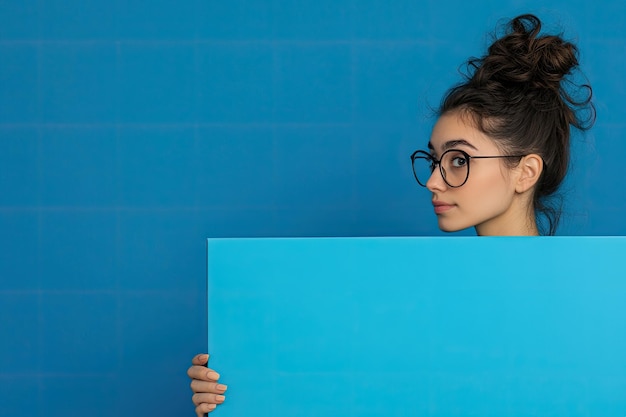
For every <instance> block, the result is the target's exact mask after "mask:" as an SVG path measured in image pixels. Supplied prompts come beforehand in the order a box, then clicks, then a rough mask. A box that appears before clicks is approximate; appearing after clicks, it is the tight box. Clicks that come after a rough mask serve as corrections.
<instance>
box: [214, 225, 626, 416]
mask: <svg viewBox="0 0 626 417" xmlns="http://www.w3.org/2000/svg"><path fill="white" fill-rule="evenodd" d="M625 251H626V239H625V238H617V237H608V238H607V237H597V238H588V237H587V238H585V237H582V238H581V237H567V238H565V237H563V238H476V237H468V238H437V237H434V238H334V239H333V238H325V239H319V238H318V239H209V241H208V250H207V253H208V269H207V270H208V300H209V311H208V319H209V320H208V324H209V326H208V329H209V332H208V336H209V339H208V342H209V349H210V351H211V353H212V356H211V366H213V367H214V368H215V369H217V370H218V371H219V372H220V375H221V379H220V380H221V381H222V382H223V383H225V384H227V385H228V386H229V389H228V391H227V398H228V401H227V402H226V403H224V404H223V405H222V406H220V408H219V413H220V415H223V416H225V417H226V416H241V415H256V416H276V415H299V416H319V415H342V416H361V417H366V416H379V415H390V416H414V415H427V416H468V415H481V416H527V415H542V416H547V415H549V416H563V417H565V416H589V415H617V414H620V413H623V412H624V410H625V409H626V397H625V396H624V392H626V357H625V356H624V354H623V352H624V351H626V305H625V304H624V302H623V300H624V298H625V297H626V279H625V278H626V276H625V275H624V272H623V268H622V266H621V264H622V260H621V258H622V255H623V253H624V252H625ZM555 259H556V260H558V261H555Z"/></svg>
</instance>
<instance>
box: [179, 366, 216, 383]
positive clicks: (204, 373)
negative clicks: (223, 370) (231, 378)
mask: <svg viewBox="0 0 626 417" xmlns="http://www.w3.org/2000/svg"><path fill="white" fill-rule="evenodd" d="M187 375H188V376H189V378H191V379H199V380H201V381H213V382H215V381H217V380H218V379H220V374H218V373H217V372H215V371H214V370H213V369H209V368H206V367H204V366H201V365H194V366H192V367H190V368H189V369H188V370H187Z"/></svg>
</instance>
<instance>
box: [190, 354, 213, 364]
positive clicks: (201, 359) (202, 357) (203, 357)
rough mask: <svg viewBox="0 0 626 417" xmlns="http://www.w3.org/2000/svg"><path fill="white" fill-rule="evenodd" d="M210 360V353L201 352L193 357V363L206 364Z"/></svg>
mask: <svg viewBox="0 0 626 417" xmlns="http://www.w3.org/2000/svg"><path fill="white" fill-rule="evenodd" d="M208 362H209V355H208V353H200V354H198V355H196V356H194V357H193V359H192V360H191V363H192V364H193V365H206V364H207V363H208Z"/></svg>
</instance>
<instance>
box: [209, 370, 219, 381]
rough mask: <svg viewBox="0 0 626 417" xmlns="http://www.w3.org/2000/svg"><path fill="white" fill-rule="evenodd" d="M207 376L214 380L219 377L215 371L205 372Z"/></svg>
mask: <svg viewBox="0 0 626 417" xmlns="http://www.w3.org/2000/svg"><path fill="white" fill-rule="evenodd" d="M206 376H207V378H209V379H212V380H214V381H217V380H218V379H220V374H218V373H217V372H213V371H210V372H207V373H206Z"/></svg>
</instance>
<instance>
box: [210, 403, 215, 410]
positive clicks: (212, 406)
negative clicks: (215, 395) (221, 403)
mask: <svg viewBox="0 0 626 417" xmlns="http://www.w3.org/2000/svg"><path fill="white" fill-rule="evenodd" d="M215 407H217V404H209V410H215Z"/></svg>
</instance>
